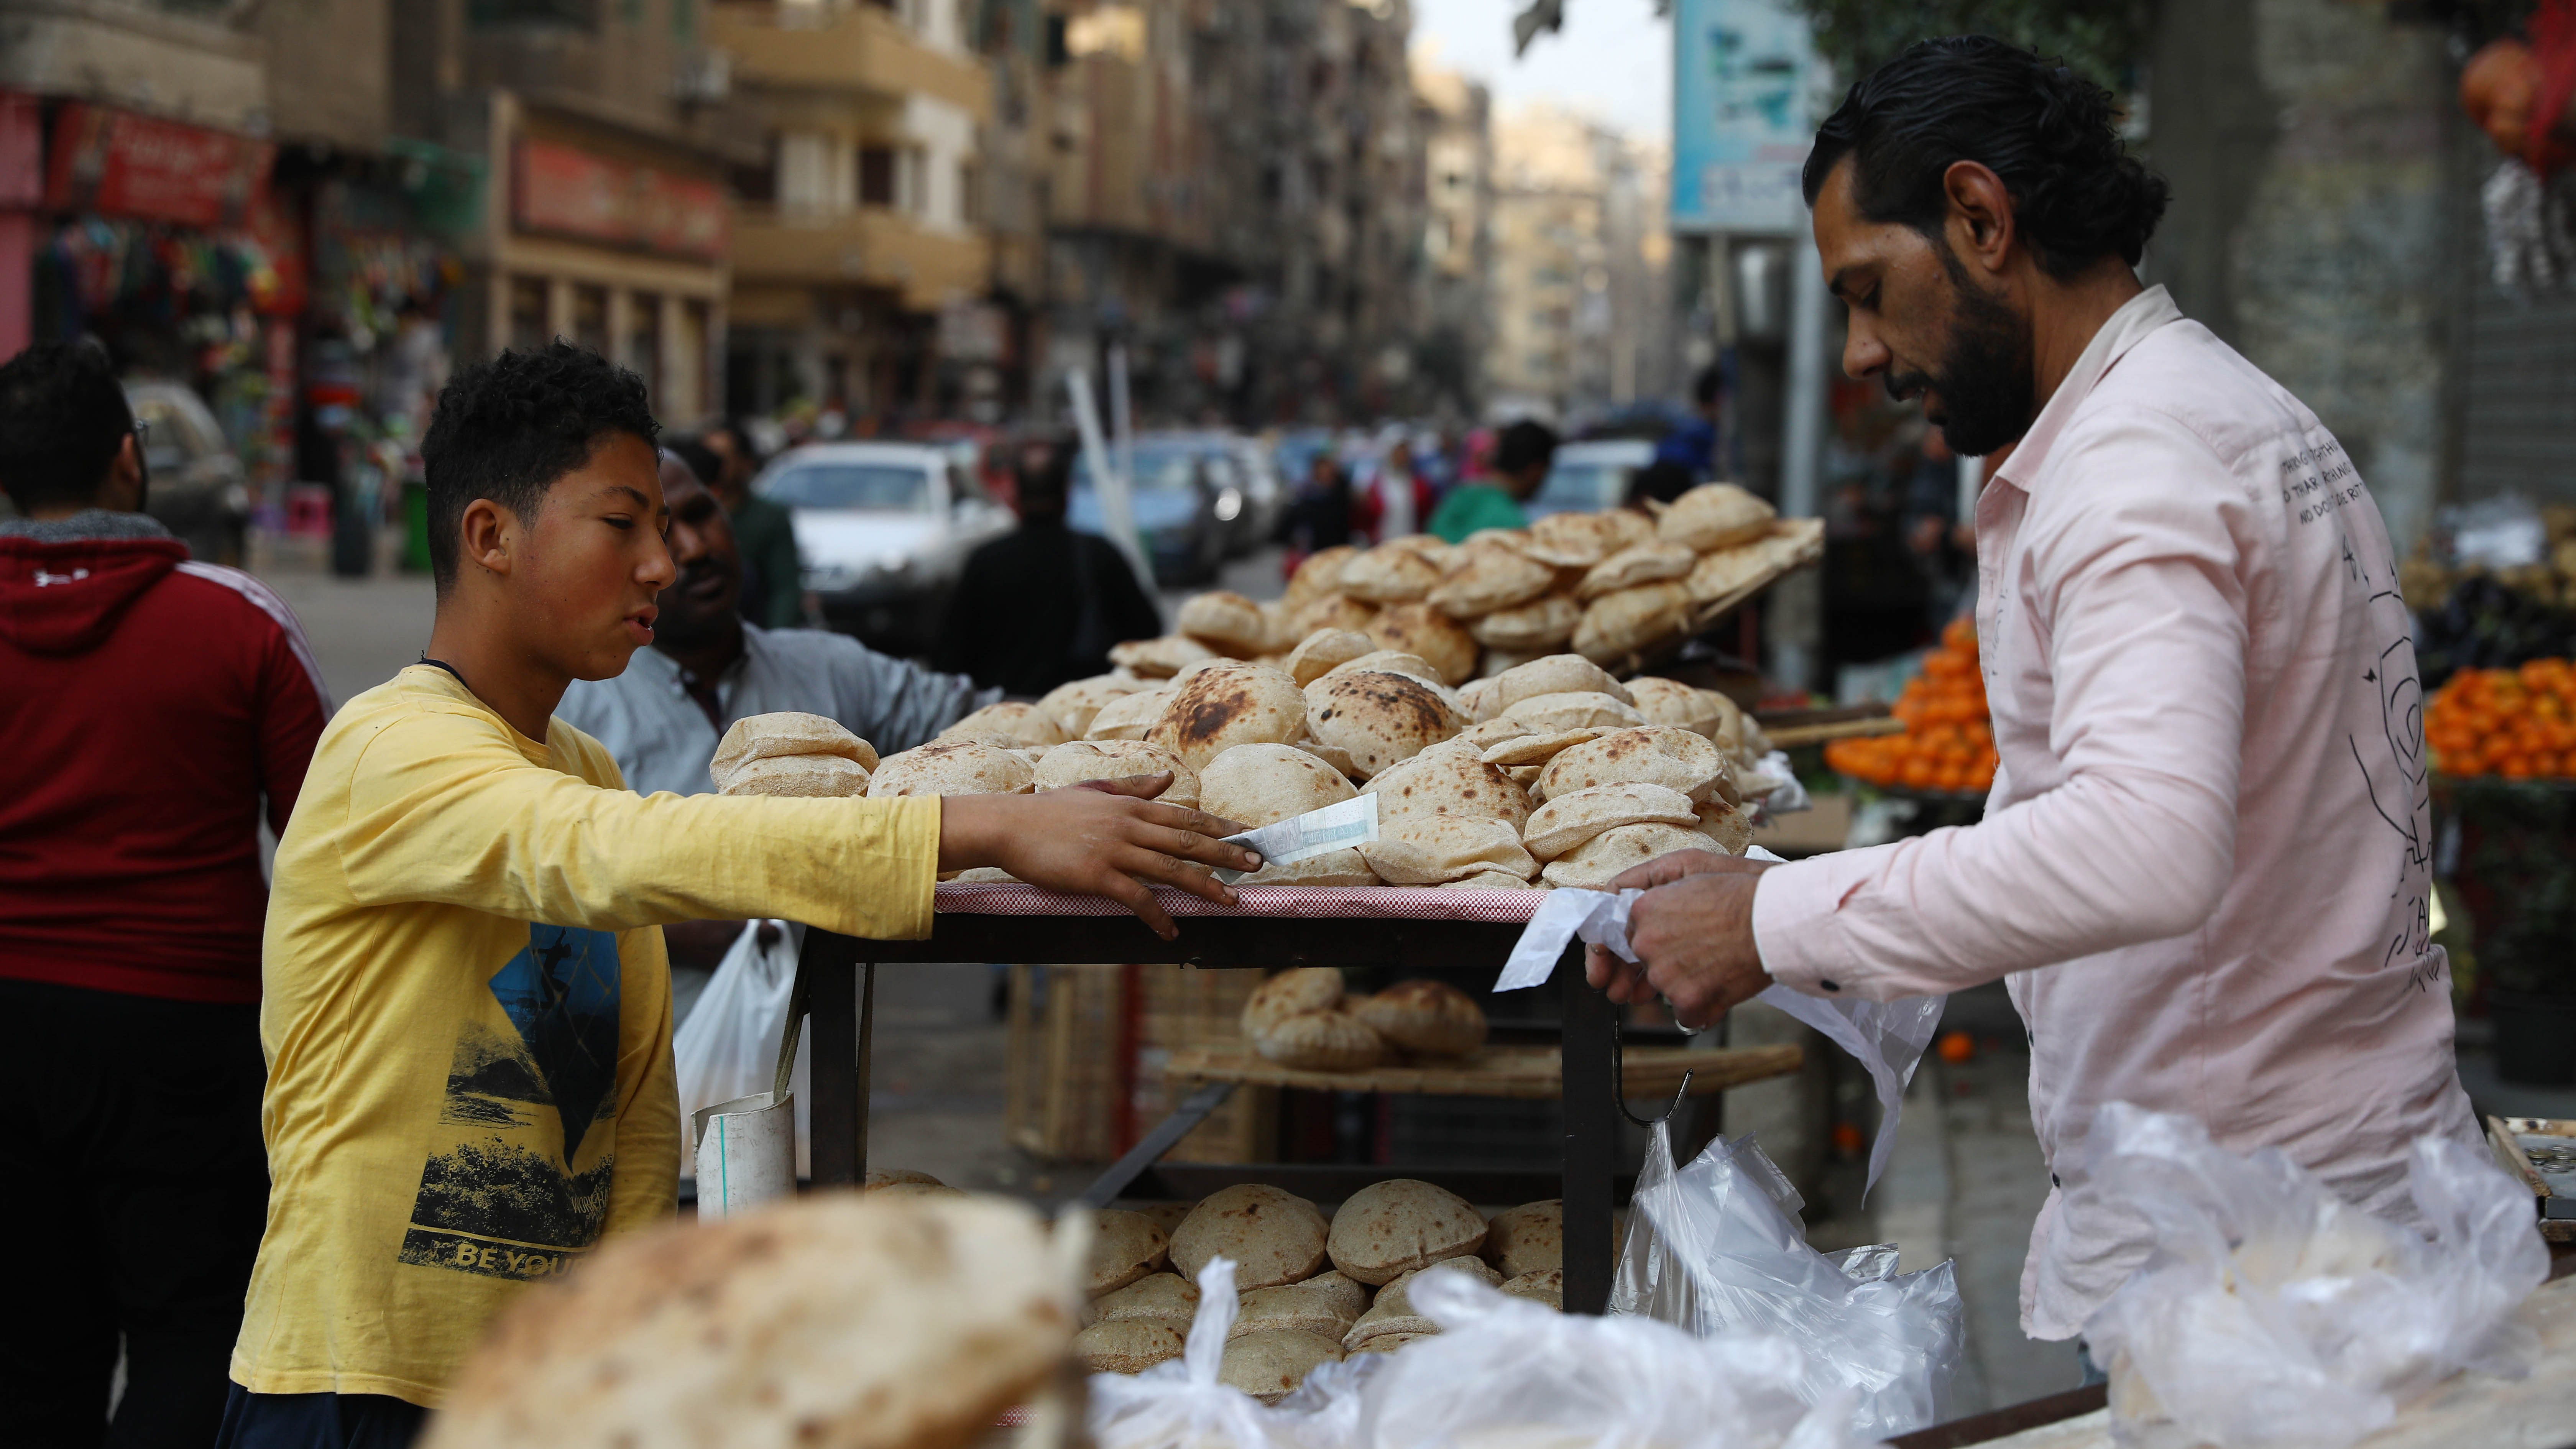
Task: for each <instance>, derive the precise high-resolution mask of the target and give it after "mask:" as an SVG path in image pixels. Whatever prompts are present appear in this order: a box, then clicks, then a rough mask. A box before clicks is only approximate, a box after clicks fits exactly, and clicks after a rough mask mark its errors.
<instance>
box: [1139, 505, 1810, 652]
mask: <svg viewBox="0 0 2576 1449" xmlns="http://www.w3.org/2000/svg"><path fill="white" fill-rule="evenodd" d="M1649 507H1650V508H1651V509H1652V510H1653V511H1651V512H1648V511H1641V510H1638V509H1631V508H1613V509H1609V510H1606V511H1604V512H1600V513H1556V514H1550V515H1549V516H1547V517H1546V518H1542V519H1540V520H1539V521H1538V522H1536V523H1533V524H1531V525H1530V526H1529V527H1527V528H1510V529H1499V528H1498V529H1488V530H1486V531H1485V532H1483V533H1479V534H1475V535H1473V536H1471V537H1469V538H1468V539H1467V540H1466V541H1465V542H1464V543H1460V544H1455V545H1452V544H1448V543H1443V542H1442V541H1440V540H1439V539H1436V538H1432V537H1430V536H1428V535H1423V534H1415V535H1411V536H1409V537H1405V538H1396V539H1390V540H1388V541H1387V542H1385V543H1382V544H1379V545H1378V546H1377V547H1375V548H1371V549H1367V550H1365V551H1363V550H1358V549H1351V548H1328V549H1324V550H1322V551H1320V552H1318V553H1316V554H1315V555H1314V556H1312V557H1311V558H1309V559H1307V560H1306V562H1305V563H1304V565H1302V566H1301V567H1300V568H1299V569H1298V570H1297V574H1296V576H1295V577H1294V578H1293V579H1291V580H1290V581H1289V585H1288V591H1287V593H1286V595H1285V596H1284V597H1282V598H1280V599H1278V600H1276V601H1273V602H1270V603H1255V602H1254V601H1252V600H1251V599H1248V598H1245V597H1244V596H1243V595H1241V594H1236V593H1228V592H1218V593H1208V594H1200V595H1198V596H1196V597H1194V598H1192V599H1190V600H1189V601H1188V602H1187V603H1185V604H1183V605H1182V606H1181V611H1180V617H1179V619H1178V620H1177V631H1176V632H1175V633H1173V634H1171V635H1169V636H1167V637H1165V638H1161V639H1138V640H1132V641H1130V642H1128V643H1125V644H1121V645H1119V646H1118V648H1117V650H1115V651H1113V652H1112V654H1111V656H1110V657H1111V661H1112V662H1113V663H1116V664H1118V665H1119V666H1120V667H1121V668H1122V669H1123V670H1125V671H1127V672H1129V673H1132V674H1135V675H1138V676H1143V677H1164V676H1169V675H1171V674H1173V673H1175V672H1177V671H1178V670H1180V669H1182V668H1183V667H1185V666H1187V665H1189V664H1191V663H1194V662H1197V661H1199V660H1203V659H1206V658H1209V657H1211V656H1223V657H1230V658H1236V659H1259V660H1270V661H1274V662H1277V661H1282V660H1284V659H1285V658H1286V657H1287V656H1288V655H1289V654H1291V653H1292V652H1293V651H1294V650H1295V649H1297V648H1298V647H1299V646H1300V644H1301V643H1302V641H1305V640H1307V639H1308V638H1310V637H1311V636H1313V635H1314V634H1315V633H1317V632H1318V631H1322V630H1331V631H1334V632H1336V633H1351V634H1358V635H1360V636H1362V637H1364V638H1366V639H1368V640H1370V641H1371V642H1372V644H1373V645H1374V647H1376V648H1379V649H1390V650H1399V651H1402V652H1403V653H1406V654H1409V655H1412V656H1414V657H1416V658H1418V659H1421V660H1424V661H1426V662H1427V663H1428V664H1429V665H1430V667H1431V668H1432V669H1433V670H1434V671H1436V673H1437V674H1438V676H1439V678H1440V681H1441V682H1442V683H1445V684H1448V685H1451V686H1453V687H1454V686H1457V685H1462V684H1465V683H1466V682H1467V681H1469V680H1471V679H1474V678H1477V677H1479V676H1480V675H1488V676H1489V675H1494V674H1499V673H1501V672H1502V671H1503V670H1505V669H1508V668H1510V667H1511V666H1513V665H1515V664H1520V663H1524V662H1526V661H1528V660H1530V659H1534V658H1537V657H1538V656H1540V655H1542V654H1548V653H1553V652H1555V651H1557V650H1562V649H1572V650H1573V651H1574V652H1576V653H1578V654H1581V655H1583V656H1584V657H1586V658H1588V659H1591V660H1592V661H1593V662H1595V663H1598V664H1604V665H1608V666H1610V667H1613V668H1619V669H1630V668H1634V667H1636V665H1637V664H1638V662H1640V660H1641V658H1642V656H1644V655H1645V654H1647V653H1649V652H1651V651H1653V650H1655V649H1658V648H1659V647H1661V646H1663V645H1665V644H1668V643H1670V642H1671V641H1672V640H1674V639H1676V638H1678V637H1680V636H1682V635H1685V634H1688V633H1690V632H1692V631H1694V630H1697V629H1701V628H1705V627H1707V626H1708V625H1709V624H1711V623H1713V622H1715V620H1716V618H1717V616H1718V615H1719V614H1721V613H1723V612H1724V611H1725V610H1726V609H1728V608H1731V607H1732V606H1733V605H1735V604H1736V603H1740V602H1742V600H1743V599H1744V598H1746V597H1747V596H1748V595H1750V594H1751V593H1752V592H1754V591H1756V590H1758V589H1760V588H1761V587H1762V586H1763V585H1765V584H1768V583H1769V582H1771V581H1772V580H1773V579H1776V578H1778V577H1779V576H1781V575H1782V574H1785V573H1787V572H1789V571H1790V570H1792V569H1795V568H1801V567H1804V566H1806V565H1809V564H1812V563H1814V562H1816V560H1817V559H1819V558H1821V557H1823V553H1824V528H1823V525H1822V524H1821V523H1820V522H1818V521H1817V520H1815V519H1781V518H1777V517H1774V516H1773V513H1772V509H1771V505H1770V504H1768V503H1765V502H1763V501H1762V500H1761V499H1759V498H1757V497H1755V496H1754V495H1752V494H1751V493H1748V492H1746V491H1745V490H1743V489H1742V488H1739V487H1737V486H1735V485H1734V484H1732V483H1711V484H1708V485H1706V486H1704V487H1699V488H1694V489H1692V490H1691V491H1690V492H1688V493H1685V494H1683V495H1682V496H1681V497H1680V498H1677V499H1675V500H1674V501H1673V502H1671V503H1670V504H1652V505H1649ZM1307 682H1308V681H1307V680H1305V679H1303V678H1300V679H1299V680H1298V683H1300V684H1304V683H1307Z"/></svg>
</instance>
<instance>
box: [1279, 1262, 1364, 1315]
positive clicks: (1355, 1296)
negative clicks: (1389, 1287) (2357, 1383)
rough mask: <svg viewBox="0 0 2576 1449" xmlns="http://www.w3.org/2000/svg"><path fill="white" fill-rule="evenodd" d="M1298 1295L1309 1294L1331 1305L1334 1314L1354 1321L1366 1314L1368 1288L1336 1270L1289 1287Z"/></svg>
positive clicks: (1327, 1270) (1324, 1272) (1330, 1270)
mask: <svg viewBox="0 0 2576 1449" xmlns="http://www.w3.org/2000/svg"><path fill="white" fill-rule="evenodd" d="M1289 1286H1291V1287H1293V1288H1295V1289H1296V1290H1297V1291H1298V1292H1300V1293H1311V1294H1313V1295H1315V1296H1316V1297H1318V1298H1321V1299H1323V1300H1324V1301H1325V1302H1326V1303H1329V1304H1331V1305H1332V1308H1333V1311H1334V1312H1335V1313H1338V1314H1341V1315H1342V1316H1343V1317H1344V1318H1346V1319H1350V1320H1353V1321H1356V1320H1357V1319H1358V1318H1359V1316H1360V1315H1361V1314H1363V1313H1366V1312H1368V1306H1369V1287H1368V1285H1367V1284H1365V1283H1362V1282H1360V1281H1358V1280H1357V1279H1355V1278H1352V1277H1350V1276H1348V1275H1347V1274H1345V1273H1343V1272H1342V1271H1341V1270H1340V1269H1338V1268H1326V1269H1325V1270H1324V1271H1323V1272H1321V1273H1318V1274H1316V1275H1315V1276H1314V1277H1312V1278H1309V1279H1307V1280H1306V1281H1305V1282H1303V1283H1294V1284H1291V1285H1289Z"/></svg>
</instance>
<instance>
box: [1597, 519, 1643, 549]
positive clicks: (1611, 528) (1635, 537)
mask: <svg viewBox="0 0 2576 1449" xmlns="http://www.w3.org/2000/svg"><path fill="white" fill-rule="evenodd" d="M1597 516H1598V517H1599V518H1600V520H1601V532H1602V535H1603V536H1604V537H1606V538H1607V539H1609V540H1610V552H1612V553H1617V552H1618V551H1619V550H1621V549H1623V548H1634V547H1636V546H1637V545H1638V544H1641V543H1644V542H1645V541H1646V540H1648V539H1650V538H1653V537H1654V536H1655V516H1654V515H1653V514H1650V513H1646V512H1643V511H1642V510H1639V509H1635V508H1605V509H1603V510H1602V511H1601V512H1600V513H1599V514H1598V515H1597Z"/></svg>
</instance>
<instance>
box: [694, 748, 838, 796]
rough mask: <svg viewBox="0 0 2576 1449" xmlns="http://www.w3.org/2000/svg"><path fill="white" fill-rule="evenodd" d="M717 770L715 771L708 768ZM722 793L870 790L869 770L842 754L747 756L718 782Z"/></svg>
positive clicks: (835, 793) (825, 793) (823, 793)
mask: <svg viewBox="0 0 2576 1449" xmlns="http://www.w3.org/2000/svg"><path fill="white" fill-rule="evenodd" d="M709 773H710V774H712V773H714V772H713V771H710V772H709ZM716 793H717V794H719V795H783V796H787V797H789V798H792V799H817V798H828V797H834V796H851V795H864V794H866V793H868V772H867V771H866V770H865V769H862V768H861V767H860V765H859V762H858V761H856V760H850V759H844V758H842V757H841V756H839V755H785V756H780V757H778V758H775V759H767V760H745V761H743V762H742V763H741V764H739V765H737V766H735V767H734V768H733V770H732V772H731V773H729V774H728V775H727V776H726V777H725V780H724V782H723V783H722V784H721V785H719V786H717V788H716Z"/></svg>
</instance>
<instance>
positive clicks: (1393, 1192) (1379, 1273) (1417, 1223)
mask: <svg viewBox="0 0 2576 1449" xmlns="http://www.w3.org/2000/svg"><path fill="white" fill-rule="evenodd" d="M1484 1243H1485V1219H1484V1216H1483V1215H1482V1214H1481V1213H1478V1212H1477V1211H1476V1210H1475V1209H1474V1208H1473V1207H1471V1206H1469V1205H1468V1203H1467V1200H1466V1199H1465V1198H1462V1197H1460V1196H1458V1195H1457V1194H1456V1193H1453V1192H1450V1191H1448V1190H1446V1189H1444V1188H1438V1187H1434V1186H1432V1185H1431V1184H1430V1183H1427V1182H1417V1181H1415V1180H1414V1179H1412V1178H1409V1177H1397V1178H1389V1179H1388V1180H1386V1181H1385V1182H1373V1183H1370V1184H1369V1185H1368V1186H1366V1187H1364V1188H1361V1189H1360V1190H1359V1191H1357V1192H1355V1193H1352V1194H1351V1195H1350V1197H1349V1198H1348V1199H1346V1200H1344V1202H1343V1203H1342V1208H1341V1211H1339V1212H1337V1213H1335V1214H1333V1228H1332V1233H1331V1235H1330V1237H1329V1239H1328V1240H1327V1243H1326V1248H1327V1251H1329V1252H1330V1253H1331V1255H1332V1259H1333V1266H1334V1267H1336V1268H1339V1269H1340V1270H1342V1272H1343V1273H1344V1274H1346V1275H1348V1276H1350V1277H1352V1278H1356V1279H1358V1280H1359V1281H1360V1282H1362V1283H1386V1282H1391V1281H1393V1280H1394V1279H1396V1278H1398V1277H1401V1276H1402V1275H1403V1274H1405V1273H1406V1272H1408V1271H1410V1270H1412V1269H1415V1268H1427V1267H1429V1266H1430V1265H1432V1264H1433V1263H1437V1262H1439V1261H1440V1260H1441V1259H1443V1258H1460V1257H1470V1256H1473V1255H1474V1253H1475V1251H1476V1250H1477V1249H1478V1248H1480V1247H1483V1246H1484Z"/></svg>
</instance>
